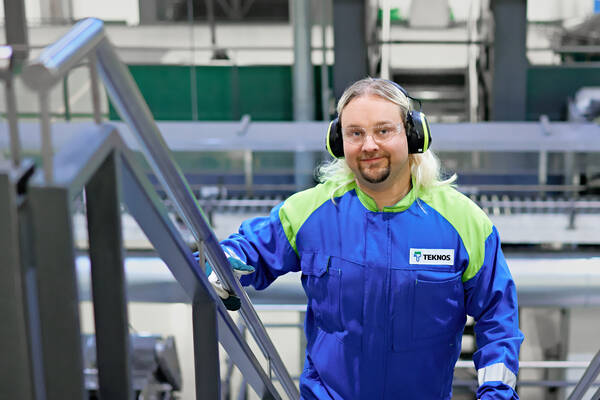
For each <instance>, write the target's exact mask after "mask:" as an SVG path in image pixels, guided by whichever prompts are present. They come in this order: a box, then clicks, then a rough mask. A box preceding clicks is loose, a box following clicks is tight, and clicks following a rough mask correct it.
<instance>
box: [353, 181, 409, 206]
mask: <svg viewBox="0 0 600 400" xmlns="http://www.w3.org/2000/svg"><path fill="white" fill-rule="evenodd" d="M356 184H357V185H358V187H359V188H360V190H362V191H363V192H365V193H366V194H367V195H369V197H371V198H372V199H373V200H374V201H375V204H377V209H378V210H383V208H384V207H393V206H394V205H396V204H397V203H398V202H399V201H400V200H402V199H403V198H404V196H406V195H407V194H408V192H410V189H411V188H412V182H411V178H410V174H408V176H405V177H402V178H401V179H396V180H394V181H393V182H389V183H388V182H381V183H369V182H361V181H360V180H359V179H356Z"/></svg>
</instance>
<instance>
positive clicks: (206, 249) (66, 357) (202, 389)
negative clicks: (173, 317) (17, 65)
mask: <svg viewBox="0 0 600 400" xmlns="http://www.w3.org/2000/svg"><path fill="white" fill-rule="evenodd" d="M83 59H88V60H89V62H90V66H91V74H92V92H93V95H94V98H95V101H94V104H95V107H94V108H95V117H96V118H95V122H96V123H99V122H100V116H99V113H98V112H97V111H98V110H99V107H98V105H99V104H98V103H99V102H98V101H96V100H97V98H98V96H97V94H98V93H99V92H98V90H99V89H98V88H97V81H98V80H97V78H96V72H95V68H96V66H97V69H98V71H99V73H100V75H101V77H102V78H103V80H104V83H105V85H106V87H107V90H108V93H109V96H110V97H111V100H112V101H113V103H114V104H115V105H116V108H117V109H118V111H119V112H120V114H121V116H122V117H123V119H124V120H125V121H127V122H128V124H129V126H130V128H131V129H132V131H134V132H135V133H136V136H137V138H138V140H139V141H140V143H141V147H142V148H143V152H144V154H145V155H146V158H147V161H148V162H149V164H150V165H151V167H152V168H153V171H154V173H155V174H156V176H157V177H159V180H160V182H161V184H162V187H163V188H164V189H165V191H166V192H167V194H168V196H169V198H170V200H171V202H172V203H173V204H174V205H175V207H176V209H177V210H178V212H179V214H180V216H181V217H182V218H183V219H184V220H185V221H186V223H187V224H188V227H189V228H190V230H191V232H192V233H193V235H194V237H195V238H196V240H197V242H198V243H199V248H200V250H201V254H203V255H205V256H206V257H207V258H208V261H209V262H210V263H211V265H212V266H213V269H214V270H215V271H216V272H217V273H218V275H219V276H220V278H221V281H222V282H224V283H225V285H226V286H227V287H228V288H229V289H230V290H231V291H233V292H234V293H235V294H236V295H238V296H239V297H240V298H241V303H242V308H241V315H242V316H243V317H244V319H245V321H246V326H247V328H248V330H249V331H250V332H251V333H252V334H253V336H254V338H255V340H256V341H257V343H258V345H259V348H260V349H261V350H262V352H263V354H264V356H265V357H266V359H267V362H268V366H269V367H268V371H264V370H263V368H262V367H261V366H260V364H259V362H258V361H257V359H256V357H255V356H254V354H253V353H252V351H251V350H250V348H249V347H248V344H247V343H246V341H245V339H244V338H243V337H242V336H241V334H240V332H239V330H238V328H237V327H236V325H235V323H234V322H233V321H232V319H231V317H230V316H229V314H228V313H227V311H226V309H225V307H224V306H223V304H222V303H221V301H220V298H219V297H218V296H217V294H216V293H215V292H214V290H212V287H211V285H210V284H209V283H208V280H207V278H206V276H205V274H204V271H203V270H202V268H200V267H199V265H198V263H197V262H196V261H195V259H194V257H193V256H192V254H191V251H190V250H189V248H188V246H187V244H186V243H185V242H184V241H183V239H182V237H181V235H180V234H179V233H178V231H177V230H176V229H175V227H174V226H173V224H172V223H171V221H170V219H169V217H168V214H167V211H166V209H165V207H164V205H163V204H162V202H161V201H160V199H159V198H158V195H157V193H156V191H155V189H154V187H152V185H151V184H150V182H149V181H148V180H147V178H146V177H145V176H144V175H143V174H142V173H141V172H140V171H139V170H138V167H137V166H136V164H135V162H134V161H133V158H132V157H131V156H130V155H129V150H128V149H127V147H126V146H125V144H124V142H123V141H122V140H121V138H120V136H119V135H118V134H117V133H116V132H115V130H114V127H111V126H107V125H99V126H96V127H94V129H90V130H89V131H87V132H85V133H84V134H79V135H78V136H77V137H76V138H75V139H74V140H73V141H71V142H69V143H68V144H67V145H66V146H64V147H63V148H62V149H61V150H60V152H59V153H58V154H57V155H56V156H54V155H53V154H52V146H51V143H52V141H51V140H50V124H49V115H48V112H47V109H48V103H47V92H48V90H49V89H50V88H51V87H52V86H54V85H55V84H56V83H58V82H60V80H61V79H62V77H63V76H64V75H65V74H66V73H67V71H68V70H69V69H70V68H72V67H73V66H75V65H77V64H79V63H80V62H81V61H82V60H83ZM23 79H24V81H25V83H26V84H27V85H28V86H29V87H31V88H32V89H33V90H35V91H37V92H38V93H39V97H40V105H41V109H42V113H41V114H42V123H41V128H42V154H43V159H44V171H43V174H42V173H41V172H40V173H37V174H36V175H35V177H34V178H33V179H32V180H31V182H30V184H29V186H28V194H27V198H28V203H29V204H30V218H31V223H30V224H31V232H32V234H33V235H32V236H33V237H32V239H33V241H32V243H33V247H34V248H33V252H34V254H35V257H34V259H35V260H34V263H35V274H36V275H37V279H36V283H37V286H38V287H37V293H38V297H39V299H38V302H37V303H38V304H39V307H40V310H39V320H40V338H41V339H40V340H41V346H40V347H41V349H39V351H36V353H39V354H37V356H39V358H40V359H41V360H42V361H41V365H42V366H43V368H42V369H43V378H44V381H45V386H44V387H43V389H42V388H41V389H40V391H41V392H43V395H42V396H43V397H45V398H47V399H58V398H65V397H67V398H82V395H83V371H82V356H81V349H80V347H79V334H80V329H79V316H78V313H79V311H78V295H77V284H76V273H75V261H74V260H75V257H74V250H73V249H74V244H73V234H72V209H71V207H72V204H73V200H74V199H75V198H76V197H77V196H79V195H80V194H81V192H82V190H84V189H85V190H86V192H87V193H88V196H87V197H86V198H88V202H87V204H86V205H87V211H88V212H87V213H88V231H89V238H90V258H91V263H92V270H93V272H92V281H93V282H92V288H93V292H94V294H93V299H94V314H95V319H96V335H97V346H98V348H97V350H98V364H99V365H98V370H99V382H100V394H101V396H102V397H103V398H111V399H121V398H122V399H129V398H131V396H132V394H131V377H130V374H129V372H128V371H129V364H130V360H129V353H128V350H127V349H128V348H129V343H128V328H127V311H126V299H125V284H124V273H123V255H122V252H123V249H122V243H121V236H120V212H119V204H120V201H119V198H120V196H121V194H120V193H119V192H120V190H121V188H122V191H123V193H122V197H123V202H124V203H125V204H126V205H128V208H129V211H130V213H131V214H132V215H133V216H134V217H135V218H136V220H137V221H138V223H139V224H140V226H141V227H142V229H143V230H144V231H145V233H146V235H147V236H148V238H149V239H150V241H151V242H152V243H153V244H154V245H155V247H156V250H157V251H158V253H159V255H160V256H161V258H163V260H164V261H165V262H166V264H167V265H168V266H169V269H170V270H171V272H172V273H173V275H174V276H175V278H176V279H177V280H178V281H179V282H180V283H181V285H182V287H183V289H184V291H185V292H186V293H187V295H188V296H189V297H190V299H192V303H193V313H194V325H193V326H194V328H193V333H194V352H195V364H196V393H197V394H196V396H197V398H199V399H200V398H203V399H204V398H218V396H219V391H220V388H219V364H218V347H217V337H218V339H219V341H220V342H221V343H222V344H223V346H224V347H225V349H226V350H227V352H228V354H229V356H230V357H231V358H232V359H233V361H234V362H235V364H236V365H237V366H238V368H239V369H240V371H241V372H242V374H243V375H244V378H245V380H246V381H247V382H248V384H250V385H251V386H252V387H253V388H254V390H255V391H256V392H257V393H258V394H259V396H261V397H262V398H274V399H277V398H281V394H280V393H278V391H277V390H276V389H275V387H274V386H273V384H272V382H271V370H272V371H273V372H275V375H276V377H277V379H278V380H279V382H280V383H281V384H282V386H283V390H284V392H285V393H286V394H287V396H288V397H289V398H291V399H297V398H298V397H299V393H298V389H297V387H296V385H295V384H294V382H293V381H292V379H291V378H290V376H289V373H288V372H287V370H286V368H285V366H284V365H283V362H282V361H281V358H280V357H279V355H278V354H277V351H276V350H275V348H274V346H273V344H272V342H271V341H270V339H269V337H268V335H267V334H266V331H265V328H264V326H263V325H262V323H261V322H260V319H259V318H258V315H257V314H256V311H255V310H254V308H253V307H252V304H251V303H250V301H249V299H248V296H247V295H246V293H245V292H244V291H243V290H242V289H241V286H240V285H239V282H238V281H237V279H235V277H234V275H233V273H232V271H231V270H230V267H229V264H228V262H227V260H226V258H225V255H224V253H223V251H222V250H221V248H220V246H219V244H218V242H217V240H216V238H215V236H214V233H213V232H212V230H211V229H210V227H209V226H208V224H207V222H206V219H205V217H204V215H203V213H202V211H201V210H200V209H199V208H198V206H197V204H196V201H195V198H194V196H193V194H192V192H191V190H190V189H189V186H188V185H187V182H186V181H185V178H184V177H183V174H182V173H181V171H180V170H179V168H178V167H177V166H176V164H175V163H174V162H173V160H172V158H171V155H170V154H169V152H168V149H167V147H166V145H165V142H164V140H163V139H162V136H161V134H160V131H159V130H158V127H157V126H156V123H155V122H154V120H153V118H152V115H151V114H150V111H149V109H148V107H147V105H146V104H145V102H144V100H143V98H142V96H141V94H140V92H139V90H138V88H137V86H136V85H135V83H134V81H133V79H132V77H131V75H130V74H129V72H128V71H127V69H126V67H125V66H124V65H123V64H122V63H121V62H120V60H118V58H117V56H116V54H115V51H114V48H113V47H112V45H111V44H110V43H109V42H108V39H107V38H106V37H105V34H104V28H103V23H102V22H101V21H99V20H96V19H86V20H83V21H81V22H79V23H78V24H76V25H75V26H74V27H73V28H72V29H71V30H70V31H69V32H68V33H67V34H66V35H65V36H64V37H63V38H61V39H59V40H58V41H57V42H56V43H55V44H53V45H51V46H49V47H48V48H46V49H45V50H44V51H43V52H42V54H41V55H40V57H39V58H38V59H37V60H36V61H34V62H33V63H31V64H30V65H28V66H27V67H26V68H25V70H24V72H23ZM119 182H121V183H122V185H121V184H119ZM91 197H94V199H93V200H91ZM90 200H91V201H90ZM28 244H29V241H22V242H21V246H26V245H28ZM200 264H201V265H203V262H201V263H200ZM115 282H116V283H115ZM74 347H75V349H74ZM115 349H117V350H115ZM10 397H11V398H14V397H13V396H10ZM17 397H18V396H17Z"/></svg>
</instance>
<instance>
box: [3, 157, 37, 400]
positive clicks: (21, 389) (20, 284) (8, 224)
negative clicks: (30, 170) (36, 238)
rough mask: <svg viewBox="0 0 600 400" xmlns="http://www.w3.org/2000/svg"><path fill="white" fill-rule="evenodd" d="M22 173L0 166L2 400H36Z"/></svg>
mask: <svg viewBox="0 0 600 400" xmlns="http://www.w3.org/2000/svg"><path fill="white" fill-rule="evenodd" d="M23 172H24V171H21V170H13V169H12V168H10V167H8V168H4V166H0V221H2V223H0V269H1V271H2V279H0V318H1V320H2V324H0V354H1V355H2V359H3V362H2V363H0V399H22V400H33V399H35V398H36V397H35V391H36V389H38V388H37V387H36V384H35V379H34V368H33V366H34V363H32V362H31V359H32V358H31V357H32V354H31V346H30V343H31V340H30V339H31V336H30V329H29V326H28V325H29V324H28V315H29V312H28V308H27V306H28V302H27V284H26V276H25V272H24V266H23V260H22V257H21V255H20V253H19V248H20V245H21V243H20V240H19V236H20V232H19V218H18V204H17V202H18V201H17V181H18V180H19V179H20V178H21V176H22V173H23Z"/></svg>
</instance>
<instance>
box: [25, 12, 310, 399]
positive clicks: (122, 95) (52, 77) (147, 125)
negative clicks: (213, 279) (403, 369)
mask: <svg viewBox="0 0 600 400" xmlns="http://www.w3.org/2000/svg"><path fill="white" fill-rule="evenodd" d="M86 57H92V58H93V57H95V59H96V62H97V66H98V71H99V73H100V76H101V77H102V78H103V81H104V84H105V86H106V88H107V91H108V94H109V96H110V99H111V100H112V101H113V103H114V105H115V108H116V109H117V110H118V112H119V114H120V115H121V117H122V118H123V120H125V121H126V122H127V124H128V125H129V127H130V129H131V130H132V131H133V133H134V134H135V135H136V136H137V138H138V141H139V142H140V147H141V150H142V152H143V153H144V155H145V157H146V160H147V161H148V163H149V164H150V166H151V168H152V170H153V172H154V173H155V174H156V176H157V178H158V180H159V181H160V183H161V184H162V186H163V188H164V190H165V191H166V193H167V195H168V196H169V198H170V200H171V201H172V202H173V204H174V205H175V208H176V209H177V211H178V213H179V214H180V216H181V217H182V218H183V220H184V221H185V223H186V224H187V226H188V228H189V229H190V231H191V232H192V234H193V235H194V238H195V239H196V240H197V241H198V243H200V244H203V248H204V250H205V255H206V256H207V258H208V260H209V262H210V263H211V265H213V266H214V267H215V270H216V272H217V274H218V275H219V277H220V278H221V281H222V282H223V283H224V284H225V286H226V287H227V288H228V289H229V290H231V291H233V292H234V293H235V294H236V295H237V296H238V297H239V298H240V299H241V310H240V311H241V314H242V317H243V318H244V320H245V322H246V324H247V326H248V329H249V330H250V332H251V333H252V334H253V336H254V338H255V339H256V341H257V343H258V344H259V346H260V347H261V350H262V351H263V352H264V354H265V357H267V359H268V364H269V368H272V369H273V370H274V372H275V374H276V375H277V376H278V378H279V380H280V382H281V384H282V386H283V388H284V390H285V392H286V393H287V395H288V396H289V397H290V398H291V399H298V398H299V393H298V389H297V388H296V385H295V384H294V381H293V380H292V378H291V377H290V375H289V373H288V371H287V369H286V368H285V366H284V364H283V361H282V360H281V358H280V357H279V354H278V353H277V350H276V349H275V346H274V345H273V343H272V342H271V340H270V339H269V336H268V334H267V332H266V330H265V328H264V326H263V324H262V322H261V321H260V318H259V317H258V315H257V313H256V310H255V309H254V307H253V306H252V304H251V302H250V299H249V298H248V295H247V294H246V292H245V291H244V290H243V289H242V287H241V286H240V284H239V282H238V280H237V279H236V278H235V277H234V274H233V272H232V270H231V268H230V267H229V263H228V261H227V258H226V256H225V254H224V253H223V250H222V249H221V246H220V245H219V243H218V241H217V239H216V237H215V235H214V233H213V231H212V230H211V228H210V227H209V225H208V223H207V222H206V221H207V219H206V217H205V215H204V213H203V212H202V210H201V209H200V208H199V206H198V204H197V203H196V199H195V197H194V195H193V192H192V191H191V189H190V187H189V186H188V184H187V181H186V180H185V177H184V176H183V173H182V172H181V170H180V169H179V167H178V166H177V164H176V163H175V162H174V160H173V158H172V156H171V154H170V152H169V150H168V148H167V145H166V143H165V141H164V139H163V137H162V135H161V133H160V131H159V129H158V126H157V125H156V122H155V121H154V118H153V117H152V114H151V113H150V110H149V108H148V106H147V104H146V102H145V101H144V99H143V97H142V95H141V93H140V91H139V89H138V87H137V86H136V84H135V82H134V80H133V78H132V77H131V74H130V73H129V71H128V70H127V67H126V66H125V65H124V64H123V63H122V62H121V61H120V60H119V58H118V57H117V54H116V52H115V50H114V48H113V46H112V44H111V43H110V42H109V41H108V38H107V37H106V35H105V32H104V27H103V22H102V21H100V20H97V19H93V18H88V19H85V20H82V21H80V22H78V23H77V24H76V25H75V26H74V27H73V28H72V29H71V30H70V31H69V32H68V33H67V34H66V35H65V36H63V37H62V38H61V39H59V40H58V41H57V42H56V43H54V44H52V45H50V46H48V47H47V48H46V49H45V50H44V51H43V52H42V54H41V55H40V56H39V58H38V59H37V60H35V61H34V62H33V63H31V64H30V65H29V66H28V67H27V68H26V69H25V70H24V71H23V79H24V81H25V83H26V84H27V85H28V86H30V87H31V88H32V89H34V90H37V91H39V92H40V93H41V92H43V91H46V90H47V89H48V88H50V87H51V86H52V85H53V84H54V83H56V82H57V81H58V80H59V79H60V78H61V77H62V76H63V75H64V74H65V73H66V71H68V70H69V68H70V67H72V66H74V65H76V64H78V63H79V62H80V61H81V60H82V59H84V58H86Z"/></svg>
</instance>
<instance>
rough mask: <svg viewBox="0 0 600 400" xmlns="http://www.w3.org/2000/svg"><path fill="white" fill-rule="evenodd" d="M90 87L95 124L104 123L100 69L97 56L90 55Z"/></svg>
mask: <svg viewBox="0 0 600 400" xmlns="http://www.w3.org/2000/svg"><path fill="white" fill-rule="evenodd" d="M88 58H89V62H90V85H91V90H92V107H93V110H94V122H95V123H97V124H99V123H101V122H102V113H101V110H100V82H99V81H98V67H97V66H96V63H97V60H96V55H95V54H90V56H89V57H88Z"/></svg>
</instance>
